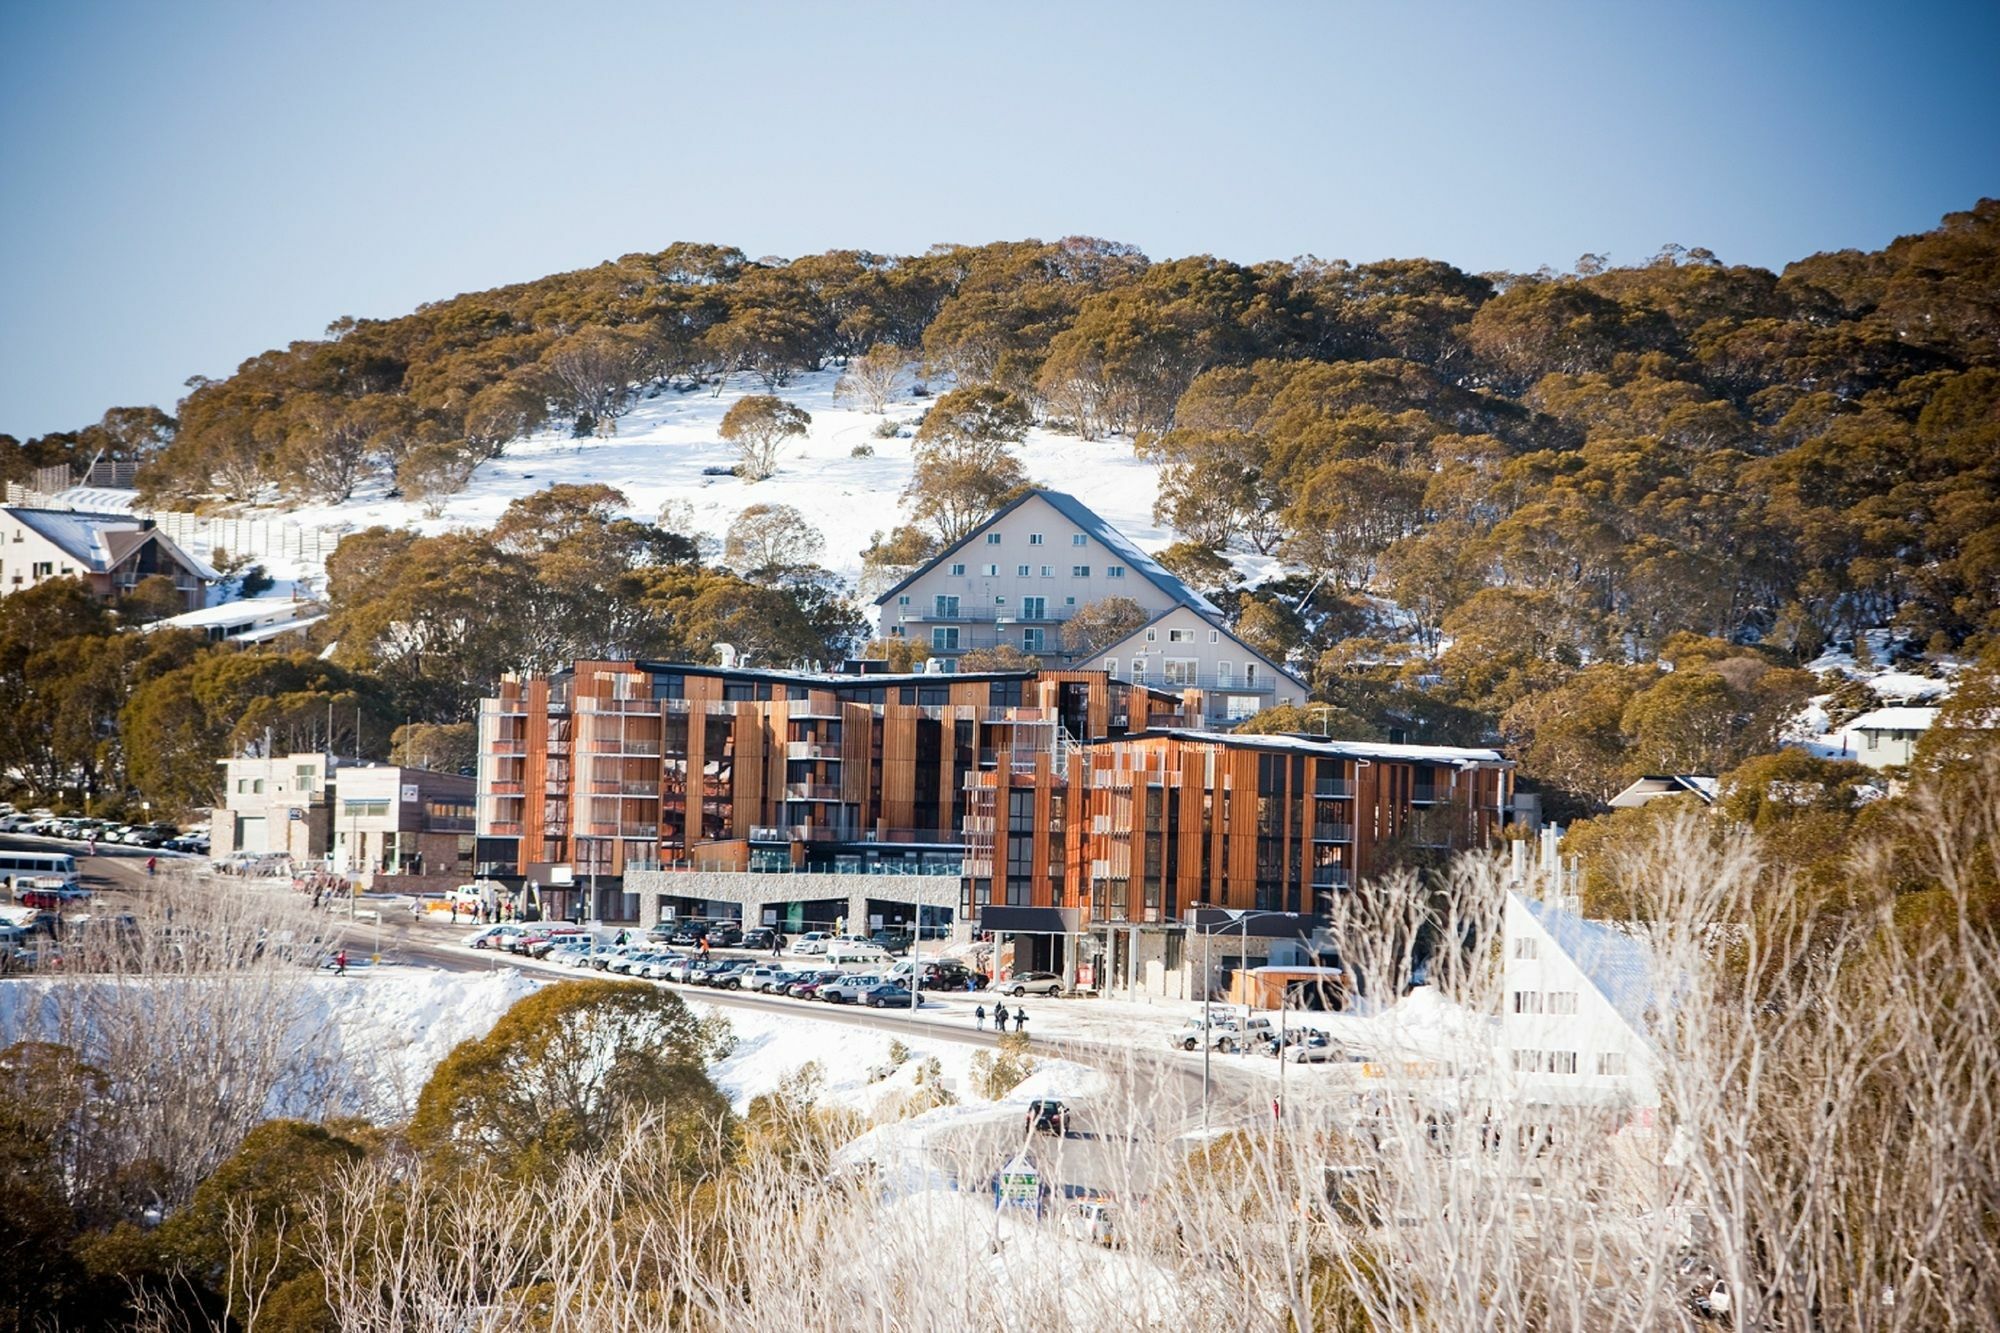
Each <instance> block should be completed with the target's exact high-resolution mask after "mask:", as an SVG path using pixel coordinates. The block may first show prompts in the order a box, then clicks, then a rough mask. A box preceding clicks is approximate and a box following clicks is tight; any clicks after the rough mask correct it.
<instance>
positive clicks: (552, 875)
mask: <svg viewBox="0 0 2000 1333" xmlns="http://www.w3.org/2000/svg"><path fill="white" fill-rule="evenodd" d="M549 883H551V884H574V883H576V868H575V867H574V866H550V867H549Z"/></svg>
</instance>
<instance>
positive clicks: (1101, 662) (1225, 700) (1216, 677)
mask: <svg viewBox="0 0 2000 1333" xmlns="http://www.w3.org/2000/svg"><path fill="white" fill-rule="evenodd" d="M1083 665H1085V666H1089V667H1092V668H1094V669H1096V670H1100V671H1103V672H1104V673H1105V674H1106V675H1109V676H1113V677H1116V678H1117V679H1119V680H1129V681H1131V682H1133V683H1134V684H1137V685H1156V686H1159V687H1160V688H1162V689H1168V690H1174V691H1177V692H1183V691H1187V690H1200V691H1201V719H1202V723H1203V725H1205V726H1210V727H1230V726H1234V725H1235V724H1236V723H1238V722H1241V721H1242V720H1243V719H1244V718H1247V717H1250V716H1251V715H1253V714H1255V713H1259V712H1262V711H1263V710H1264V709H1266V708H1269V707H1271V706H1272V705H1274V704H1294V705H1297V704H1303V703H1305V701H1306V699H1307V697H1308V695H1309V694H1310V693H1311V691H1310V690H1308V689H1307V688H1306V683H1305V682H1304V681H1302V680H1300V679H1299V678H1298V677H1297V676H1296V675H1294V674H1293V673H1292V671H1291V670H1290V668H1288V667H1286V666H1285V664H1284V663H1282V662H1278V661H1275V660H1273V659H1272V658H1269V657H1266V656H1265V655H1264V654H1262V653H1260V652H1258V651H1257V650H1256V649H1255V648H1252V647H1251V646H1250V645H1249V644H1247V643H1245V642H1244V641H1243V640H1242V639H1240V638H1238V637H1237V636H1236V635H1235V634H1233V633H1231V632H1230V631H1229V630H1228V629H1226V628H1224V627H1223V626H1222V625H1221V624H1219V623H1218V622H1216V621H1213V620H1210V619H1208V618H1206V617H1204V616H1202V615H1201V614H1200V613H1198V612H1197V611H1196V610H1195V609H1194V608H1193V607H1191V606H1185V605H1180V606H1173V607H1169V608H1168V609H1167V610H1165V611H1162V612H1161V613H1160V614H1159V615H1157V616H1155V617H1154V618H1153V619H1152V621H1151V622H1150V623H1148V624H1146V625H1144V626H1141V627H1140V628H1139V629H1136V630H1133V631H1132V633H1131V634H1129V635H1127V636H1126V637H1125V638H1123V639H1120V640H1119V641H1118V642H1116V643H1114V644H1111V645H1109V646H1108V647H1105V648H1102V649H1100V650H1099V651H1097V652H1096V653H1093V654H1092V655H1091V656H1090V658H1089V659H1088V661H1086V662H1084V663H1083Z"/></svg>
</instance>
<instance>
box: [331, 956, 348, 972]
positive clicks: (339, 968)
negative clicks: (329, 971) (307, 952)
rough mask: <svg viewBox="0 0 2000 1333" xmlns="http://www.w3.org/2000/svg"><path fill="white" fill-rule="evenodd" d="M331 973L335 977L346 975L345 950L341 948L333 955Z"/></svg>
mask: <svg viewBox="0 0 2000 1333" xmlns="http://www.w3.org/2000/svg"><path fill="white" fill-rule="evenodd" d="M333 975H335V976H336V977H344V976H346V975H347V950H345V949H342V950H341V951H340V952H339V953H336V954H335V955H334V956H333Z"/></svg>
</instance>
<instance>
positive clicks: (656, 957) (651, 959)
mask: <svg viewBox="0 0 2000 1333" xmlns="http://www.w3.org/2000/svg"><path fill="white" fill-rule="evenodd" d="M680 959H681V955H680V954H677V953H675V952H674V951H673V950H671V949H650V950H648V951H647V952H646V956H645V960H644V961H643V962H641V963H639V964H638V965H637V966H635V967H634V968H633V969H632V971H631V975H632V976H635V977H641V978H644V979H645V980H647V981H665V980H666V979H667V969H668V968H670V967H672V966H673V965H674V964H675V963H677V962H679V961H680Z"/></svg>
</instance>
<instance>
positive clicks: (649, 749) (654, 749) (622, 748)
mask: <svg viewBox="0 0 2000 1333" xmlns="http://www.w3.org/2000/svg"><path fill="white" fill-rule="evenodd" d="M590 753H592V754H616V755H629V756H630V757H632V758H634V759H657V758H659V757H660V743H659V742H658V741H633V740H615V739H614V740H608V741H607V740H594V741H592V742H591V743H590Z"/></svg>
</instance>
